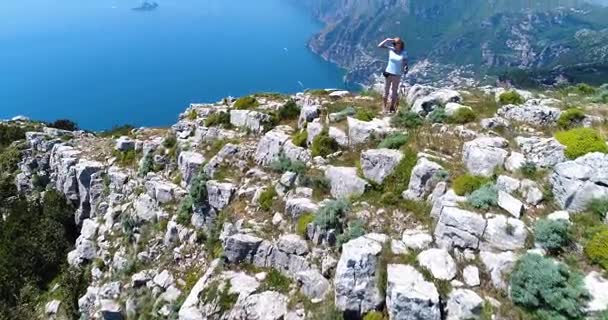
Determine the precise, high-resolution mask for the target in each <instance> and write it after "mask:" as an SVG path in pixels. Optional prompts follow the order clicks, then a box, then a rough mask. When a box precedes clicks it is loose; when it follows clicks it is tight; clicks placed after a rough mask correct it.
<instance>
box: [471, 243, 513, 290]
mask: <svg viewBox="0 0 608 320" xmlns="http://www.w3.org/2000/svg"><path fill="white" fill-rule="evenodd" d="M479 258H480V259H481V262H482V263H483V265H484V267H485V268H486V271H487V272H488V273H489V274H490V278H491V279H492V285H493V286H494V287H495V288H497V289H503V290H505V289H507V283H506V280H507V277H508V275H509V274H510V273H511V270H513V267H514V266H515V263H516V262H517V256H516V255H515V254H514V253H513V252H511V251H506V252H502V253H494V252H490V251H481V252H480V253H479Z"/></svg>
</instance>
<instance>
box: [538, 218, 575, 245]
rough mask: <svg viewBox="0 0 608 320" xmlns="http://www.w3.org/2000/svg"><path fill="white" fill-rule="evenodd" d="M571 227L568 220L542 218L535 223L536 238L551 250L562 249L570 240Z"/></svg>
mask: <svg viewBox="0 0 608 320" xmlns="http://www.w3.org/2000/svg"><path fill="white" fill-rule="evenodd" d="M569 227H570V223H569V222H568V221H566V220H561V219H558V220H552V219H541V220H539V221H538V222H536V224H535V225H534V239H535V240H536V242H538V243H539V244H540V245H542V246H543V247H544V248H546V249H547V250H549V251H553V252H557V251H560V250H561V249H562V248H564V247H565V246H567V245H568V243H569V242H570V234H569Z"/></svg>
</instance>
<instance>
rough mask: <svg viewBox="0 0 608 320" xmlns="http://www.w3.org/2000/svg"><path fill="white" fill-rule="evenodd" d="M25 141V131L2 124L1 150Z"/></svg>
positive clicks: (0, 128)
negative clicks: (19, 141)
mask: <svg viewBox="0 0 608 320" xmlns="http://www.w3.org/2000/svg"><path fill="white" fill-rule="evenodd" d="M23 139H25V129H23V128H21V127H20V126H15V125H7V124H3V123H0V150H2V148H4V147H6V146H8V145H10V144H11V143H13V142H15V141H18V140H23Z"/></svg>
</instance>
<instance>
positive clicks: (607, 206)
mask: <svg viewBox="0 0 608 320" xmlns="http://www.w3.org/2000/svg"><path fill="white" fill-rule="evenodd" d="M587 210H588V211H591V213H593V214H595V215H597V216H598V217H599V218H600V219H602V220H603V219H604V218H606V213H608V198H596V199H593V200H591V202H589V204H588V205H587Z"/></svg>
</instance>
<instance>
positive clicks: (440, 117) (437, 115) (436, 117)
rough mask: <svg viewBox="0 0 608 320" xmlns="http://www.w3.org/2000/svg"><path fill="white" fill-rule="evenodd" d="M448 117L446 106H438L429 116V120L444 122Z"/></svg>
mask: <svg viewBox="0 0 608 320" xmlns="http://www.w3.org/2000/svg"><path fill="white" fill-rule="evenodd" d="M447 118H448V115H447V114H445V108H436V109H435V110H433V112H431V113H429V116H428V119H429V121H431V122H432V123H444V122H445V121H446V119H447Z"/></svg>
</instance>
